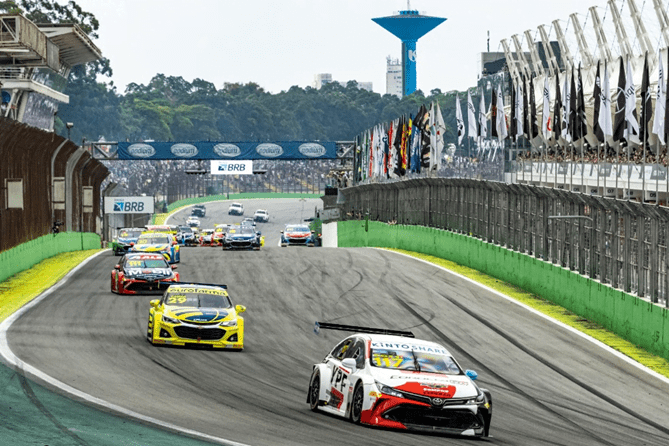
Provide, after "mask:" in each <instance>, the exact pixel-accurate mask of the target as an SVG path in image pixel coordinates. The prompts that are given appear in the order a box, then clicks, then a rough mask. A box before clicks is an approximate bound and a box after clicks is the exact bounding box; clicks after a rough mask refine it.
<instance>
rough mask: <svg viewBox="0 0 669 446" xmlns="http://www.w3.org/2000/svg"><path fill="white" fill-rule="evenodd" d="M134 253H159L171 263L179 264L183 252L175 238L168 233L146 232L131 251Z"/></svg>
mask: <svg viewBox="0 0 669 446" xmlns="http://www.w3.org/2000/svg"><path fill="white" fill-rule="evenodd" d="M131 251H132V252H158V253H160V254H162V255H163V257H165V259H166V260H167V261H168V262H169V263H179V262H180V261H181V252H180V250H179V244H178V243H177V239H176V238H174V236H173V235H172V234H170V233H167V232H144V233H143V234H142V235H140V236H139V238H138V239H137V243H135V246H133V247H132V249H131Z"/></svg>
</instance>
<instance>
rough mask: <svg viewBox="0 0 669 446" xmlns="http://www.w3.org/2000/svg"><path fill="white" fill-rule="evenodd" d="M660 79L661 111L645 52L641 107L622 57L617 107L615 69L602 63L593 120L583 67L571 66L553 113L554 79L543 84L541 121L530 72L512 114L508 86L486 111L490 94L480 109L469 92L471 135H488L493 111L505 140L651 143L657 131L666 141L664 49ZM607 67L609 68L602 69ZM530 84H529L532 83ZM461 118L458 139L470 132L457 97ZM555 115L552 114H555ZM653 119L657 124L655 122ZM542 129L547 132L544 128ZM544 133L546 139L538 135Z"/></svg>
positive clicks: (495, 130)
mask: <svg viewBox="0 0 669 446" xmlns="http://www.w3.org/2000/svg"><path fill="white" fill-rule="evenodd" d="M658 60H659V70H658V71H659V78H658V83H657V91H656V94H655V96H656V101H655V113H654V114H653V110H652V101H651V96H652V92H651V90H650V80H649V77H650V76H649V67H648V55H647V54H646V55H645V57H644V67H643V74H642V82H641V89H640V96H641V106H640V110H638V109H637V103H636V102H637V101H636V86H635V85H634V81H633V76H632V73H633V71H632V67H631V64H630V60H629V59H628V60H627V63H626V66H625V63H624V60H623V58H622V57H620V58H619V70H618V73H619V75H618V85H617V90H616V93H615V110H613V109H612V107H613V105H612V98H611V89H610V84H609V70H608V66H607V64H606V63H604V64H603V67H602V66H601V65H602V64H601V63H600V62H599V61H598V62H597V72H596V76H595V83H594V88H593V93H592V102H593V104H594V107H593V108H594V113H593V119H592V121H591V122H588V119H587V116H586V112H585V93H584V89H583V78H582V75H581V67H580V65H579V67H578V69H577V70H574V68H573V67H572V69H571V76H569V75H568V74H567V75H565V79H564V82H563V83H562V84H561V83H560V76H559V74H558V75H556V76H555V100H554V101H553V110H552V113H551V94H550V85H549V78H548V77H546V79H545V81H544V87H543V108H542V122H541V125H539V123H538V119H537V106H536V104H535V101H534V98H535V95H534V82H533V79H531V80H529V81H528V80H527V79H526V78H525V77H524V76H521V77H520V78H516V79H514V82H513V86H512V88H511V107H510V116H507V115H506V113H505V111H504V98H503V94H502V87H501V86H500V87H499V88H497V87H493V89H492V94H491V98H490V99H491V104H490V108H489V109H488V110H486V104H485V98H484V95H483V94H482V95H481V96H480V99H479V110H478V114H477V112H476V109H475V107H474V103H473V101H472V96H471V92H468V93H467V112H468V128H467V133H468V136H469V137H472V138H475V139H477V140H479V141H480V140H481V139H485V138H488V115H490V124H491V125H490V133H491V134H490V136H491V137H494V138H498V139H499V140H500V141H502V140H504V139H506V138H511V139H512V140H513V141H517V139H518V138H519V137H525V138H526V139H528V140H529V141H532V142H535V143H536V144H558V145H560V146H562V147H564V146H566V145H568V144H570V143H571V144H575V143H577V142H579V141H581V140H582V141H583V142H585V141H586V139H585V138H586V136H587V137H588V138H587V140H588V142H589V143H591V144H602V143H606V144H613V143H616V142H628V143H630V142H631V143H634V144H642V143H644V142H645V143H646V144H647V142H648V140H649V138H650V135H651V134H654V135H656V136H657V139H658V140H659V142H660V143H662V144H665V142H666V141H667V137H668V135H667V133H669V113H665V110H666V109H667V108H668V107H669V96H668V95H667V91H668V90H669V76H667V78H666V79H665V71H664V67H663V64H662V57H661V52H660V53H659V54H658ZM602 68H603V71H602ZM528 84H529V88H528ZM455 115H456V122H457V128H458V144H461V143H462V139H463V138H464V136H465V124H464V120H463V115H462V110H461V108H460V99H459V97H456V113H455ZM551 115H552V116H551ZM651 119H652V126H651V125H650V124H651ZM540 131H541V133H540ZM539 137H541V139H537V138H539Z"/></svg>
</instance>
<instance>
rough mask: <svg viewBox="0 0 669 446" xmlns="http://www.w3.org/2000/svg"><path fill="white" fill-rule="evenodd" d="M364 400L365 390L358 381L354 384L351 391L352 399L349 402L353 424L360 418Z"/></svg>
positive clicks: (358, 422) (358, 421)
mask: <svg viewBox="0 0 669 446" xmlns="http://www.w3.org/2000/svg"><path fill="white" fill-rule="evenodd" d="M364 400H365V392H364V389H363V387H362V385H361V384H360V383H358V384H356V386H355V390H354V391H353V401H352V402H351V413H350V417H351V421H352V422H353V423H355V424H360V418H362V403H363V401H364Z"/></svg>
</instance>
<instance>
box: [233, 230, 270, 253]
mask: <svg viewBox="0 0 669 446" xmlns="http://www.w3.org/2000/svg"><path fill="white" fill-rule="evenodd" d="M263 241H264V240H262V234H261V233H260V232H257V231H256V230H255V229H254V228H253V226H239V227H235V228H231V229H230V230H229V231H228V232H227V234H225V237H224V238H223V249H256V250H257V249H260V247H261V246H262V245H263Z"/></svg>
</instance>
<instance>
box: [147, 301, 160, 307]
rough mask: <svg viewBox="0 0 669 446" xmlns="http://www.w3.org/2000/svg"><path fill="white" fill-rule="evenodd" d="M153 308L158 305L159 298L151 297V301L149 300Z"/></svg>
mask: <svg viewBox="0 0 669 446" xmlns="http://www.w3.org/2000/svg"><path fill="white" fill-rule="evenodd" d="M149 303H150V304H151V306H152V307H153V308H157V307H158V305H160V299H153V300H152V301H151V302H149Z"/></svg>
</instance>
